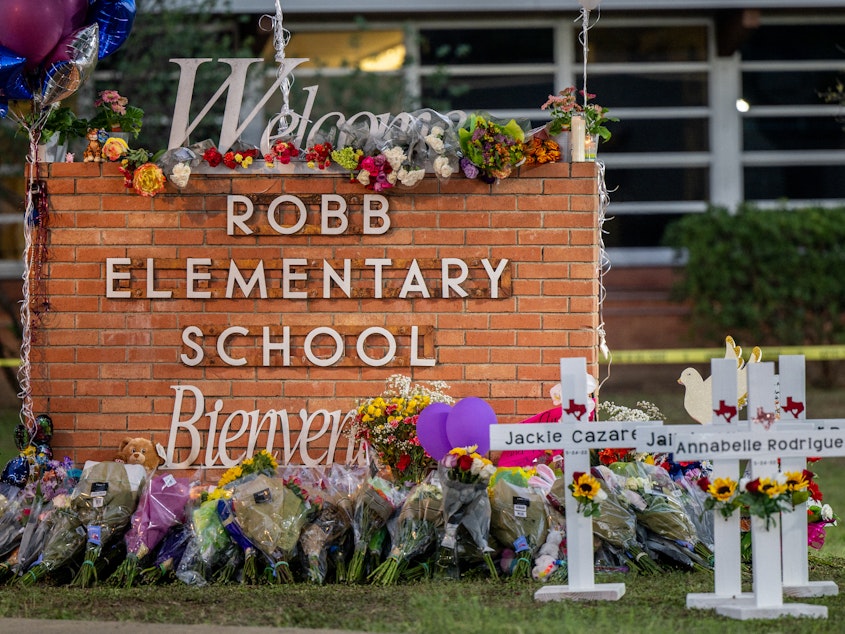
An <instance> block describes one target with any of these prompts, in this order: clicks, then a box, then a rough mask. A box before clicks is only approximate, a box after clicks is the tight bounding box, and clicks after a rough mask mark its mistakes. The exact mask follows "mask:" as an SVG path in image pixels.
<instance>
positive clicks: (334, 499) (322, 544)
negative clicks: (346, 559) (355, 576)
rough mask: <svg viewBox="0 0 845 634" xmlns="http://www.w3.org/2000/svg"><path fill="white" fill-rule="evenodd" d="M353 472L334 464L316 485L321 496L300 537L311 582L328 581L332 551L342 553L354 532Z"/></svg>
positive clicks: (344, 466) (346, 467) (343, 575)
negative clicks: (335, 550)
mask: <svg viewBox="0 0 845 634" xmlns="http://www.w3.org/2000/svg"><path fill="white" fill-rule="evenodd" d="M350 469H351V467H348V466H346V465H340V464H334V465H332V467H331V468H330V469H329V472H328V473H327V474H326V475H325V478H320V481H319V482H318V484H317V487H316V488H317V489H319V493H320V496H319V499H317V500H315V501H314V505H315V507H316V512H315V513H314V516H313V517H312V519H311V520H310V521H309V522H308V524H306V525H305V527H304V528H303V529H302V534H301V535H300V538H299V545H300V547H301V551H302V556H303V559H304V563H305V569H306V574H307V579H308V581H309V582H310V583H315V584H323V583H324V582H325V580H326V575H327V573H328V569H329V549H331V548H337V549H338V550H340V549H341V546H342V545H343V543H344V542H345V540H346V538H347V536H349V535H350V534H351V532H352V514H353V510H354V504H353V502H352V500H353V498H354V492H357V489H358V487H357V485H353V486H352V487H349V483H350V478H349V476H350ZM350 488H351V491H350ZM341 559H343V557H341ZM341 565H343V564H341ZM340 576H342V577H345V574H344V573H343V572H342V571H341V574H340Z"/></svg>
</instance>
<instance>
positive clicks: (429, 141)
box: [414, 109, 459, 181]
mask: <svg viewBox="0 0 845 634" xmlns="http://www.w3.org/2000/svg"><path fill="white" fill-rule="evenodd" d="M414 114H415V115H416V116H417V117H418V118H419V120H420V121H422V122H423V125H422V130H421V134H422V137H423V141H424V142H425V145H426V149H427V152H428V159H427V162H428V164H429V165H430V169H431V171H432V172H434V175H435V176H436V177H437V178H438V179H439V180H441V181H446V180H448V179H449V178H450V177H451V176H452V175H453V174H454V173H455V172H457V171H458V150H459V143H458V134H457V132H456V130H455V125H454V123H453V122H452V120H451V119H449V117H447V116H445V115H442V114H440V113H439V112H437V111H435V110H431V109H423V110H419V111H417V112H415V113H414Z"/></svg>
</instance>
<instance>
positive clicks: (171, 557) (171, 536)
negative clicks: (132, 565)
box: [140, 524, 192, 585]
mask: <svg viewBox="0 0 845 634" xmlns="http://www.w3.org/2000/svg"><path fill="white" fill-rule="evenodd" d="M191 534H192V533H191V527H190V525H189V524H180V525H177V526H174V527H173V528H171V529H170V530H169V531H168V533H167V535H165V536H164V539H162V540H161V544H160V545H159V548H158V552H157V553H156V556H155V560H154V561H153V565H152V566H150V567H149V568H144V570H142V571H141V575H140V578H141V582H142V583H145V584H148V585H149V584H157V583H159V582H161V581H165V580H169V579H170V577H171V576H173V574H174V573H175V571H176V569H177V568H178V567H179V564H180V563H181V561H182V556H183V555H184V554H185V549H186V547H187V545H188V542H189V541H190V540H191Z"/></svg>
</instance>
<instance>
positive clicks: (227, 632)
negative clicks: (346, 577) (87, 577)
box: [0, 619, 365, 634]
mask: <svg viewBox="0 0 845 634" xmlns="http://www.w3.org/2000/svg"><path fill="white" fill-rule="evenodd" d="M0 632H9V633H10V632H31V633H32V634H365V633H364V632H351V631H348V630H322V629H321V630H309V629H301V628H297V627H255V626H252V627H240V626H226V625H207V624H203V625H177V624H173V623H134V622H132V621H64V620H47V619H0Z"/></svg>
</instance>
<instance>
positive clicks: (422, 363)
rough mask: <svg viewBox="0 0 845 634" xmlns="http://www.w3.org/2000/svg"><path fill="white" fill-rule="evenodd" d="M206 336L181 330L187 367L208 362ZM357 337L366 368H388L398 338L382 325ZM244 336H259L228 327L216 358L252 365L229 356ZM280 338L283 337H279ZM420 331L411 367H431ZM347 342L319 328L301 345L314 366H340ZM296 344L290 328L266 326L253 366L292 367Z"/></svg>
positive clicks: (413, 341)
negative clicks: (323, 349) (317, 349)
mask: <svg viewBox="0 0 845 634" xmlns="http://www.w3.org/2000/svg"><path fill="white" fill-rule="evenodd" d="M205 336H206V335H205V333H204V332H203V330H202V328H200V327H199V326H188V327H186V328H185V329H183V330H182V344H183V345H184V346H185V347H186V348H188V352H183V353H182V354H181V355H180V357H179V358H180V360H181V361H182V363H183V364H184V365H186V366H189V367H193V366H198V365H200V364H201V363H202V362H203V361H205V359H206V351H205V348H203V344H202V340H203V339H204V338H205ZM353 336H355V350H356V352H357V354H358V358H359V359H361V361H363V362H364V364H365V365H368V366H371V367H381V366H384V365H388V364H389V363H390V362H391V361H393V360H394V359H395V358H396V352H397V343H396V337H395V336H394V335H393V333H392V332H390V331H389V330H388V329H386V328H382V327H379V326H372V327H370V328H367V329H365V330H364V331H363V332H361V333H360V334H358V335H353ZM243 337H258V334H257V333H253V331H251V330H250V329H248V328H245V327H242V326H229V327H228V328H226V329H225V330H223V332H221V333H220V335H218V336H217V340H216V342H215V345H214V349H215V351H216V354H217V358H218V359H220V361H222V362H223V364H224V365H227V366H232V367H235V366H241V365H247V364H248V363H250V359H248V358H247V357H244V356H238V357H234V356H232V355H230V354H229V350H231V349H232V348H238V349H239V350H240V349H243V348H242V346H241V345H239V344H241V343H242V342H238V341H237V339H238V338H243ZM279 337H281V338H279ZM318 338H320V339H319V344H320V347H325V342H326V340H327V339H328V340H329V341H330V342H331V348H332V350H331V352H330V353H329V356H327V357H321V356H319V355H318V354H317V353H316V352H315V351H314V348H315V347H317V345H318ZM420 343H421V342H420V330H419V326H411V327H410V344H409V357H408V365H410V366H411V367H431V366H434V365H435V363H436V360H435V359H430V358H425V357H422V356H420ZM373 347H375V348H376V349H377V350H379V351H382V349H383V348H385V347H386V351H384V352H383V353H382V354H381V356H373V355H372V354H371V353H370V350H371V349H372V348H373ZM346 348H347V346H346V342H345V337H344V335H342V334H340V333H339V332H337V331H336V330H335V329H334V328H330V327H327V326H320V327H317V328H314V329H312V330H310V331H309V332H308V333H307V334H306V335H305V342H304V343H303V345H302V354H303V355H305V359H306V360H307V361H308V363H310V364H311V365H315V366H318V367H323V368H325V367H329V366H332V365H337V364H339V363H340V362H342V361H343V359H344V357H345V356H346ZM292 351H293V344H292V340H291V332H290V326H283V327H282V328H281V333H280V334H274V333H273V332H272V330H271V328H270V327H268V326H264V327H263V329H262V331H261V347H260V354H261V362H260V363H259V362H258V360H257V359H252V363H251V364H250V365H261V366H263V367H271V366H273V367H276V366H281V367H290V366H291V365H293V362H292V357H293V355H292ZM254 354H255V355H256V356H257V355H258V354H259V351H258V349H257V347H256V351H255V352H254ZM274 355H275V357H279V356H281V359H280V362H276V363H274Z"/></svg>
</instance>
